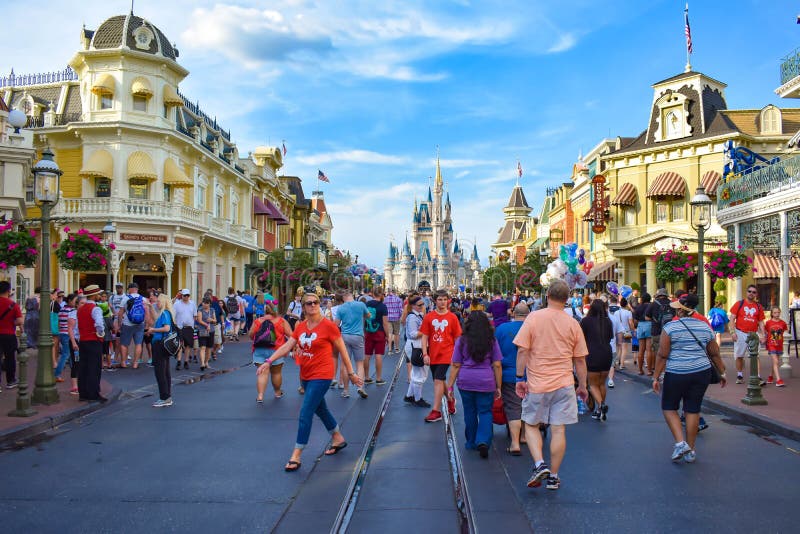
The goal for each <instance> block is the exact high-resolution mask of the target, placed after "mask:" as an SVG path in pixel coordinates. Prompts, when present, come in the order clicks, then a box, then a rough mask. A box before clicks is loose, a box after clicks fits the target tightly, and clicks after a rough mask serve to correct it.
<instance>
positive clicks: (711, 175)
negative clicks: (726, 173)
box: [700, 171, 722, 197]
mask: <svg viewBox="0 0 800 534" xmlns="http://www.w3.org/2000/svg"><path fill="white" fill-rule="evenodd" d="M720 183H722V175H721V174H720V173H718V172H717V171H706V172H705V174H703V177H702V178H700V185H701V186H703V189H705V190H706V195H708V196H710V197H716V196H717V187H719V184H720Z"/></svg>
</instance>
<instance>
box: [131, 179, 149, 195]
mask: <svg viewBox="0 0 800 534" xmlns="http://www.w3.org/2000/svg"><path fill="white" fill-rule="evenodd" d="M128 186H129V193H128V195H129V196H130V198H135V199H139V200H147V199H148V191H147V189H148V183H147V180H145V179H144V178H131V179H130V181H129V182H128Z"/></svg>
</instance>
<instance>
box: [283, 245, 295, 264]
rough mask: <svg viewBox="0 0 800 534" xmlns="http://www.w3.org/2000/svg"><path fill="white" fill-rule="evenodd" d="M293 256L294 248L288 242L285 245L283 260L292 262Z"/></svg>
mask: <svg viewBox="0 0 800 534" xmlns="http://www.w3.org/2000/svg"><path fill="white" fill-rule="evenodd" d="M292 256H294V247H293V246H292V244H291V243H289V242H288V241H287V242H286V244H285V245H283V259H284V260H286V261H292Z"/></svg>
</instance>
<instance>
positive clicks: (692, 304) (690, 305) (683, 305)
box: [669, 293, 700, 312]
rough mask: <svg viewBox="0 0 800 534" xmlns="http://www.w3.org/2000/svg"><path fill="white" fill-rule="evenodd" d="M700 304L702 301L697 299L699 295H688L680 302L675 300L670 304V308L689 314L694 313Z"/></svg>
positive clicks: (680, 299)
mask: <svg viewBox="0 0 800 534" xmlns="http://www.w3.org/2000/svg"><path fill="white" fill-rule="evenodd" d="M699 303H700V299H698V298H697V295H695V294H694V293H686V294H685V295H682V296H681V298H679V299H678V300H673V301H672V302H670V303H669V306H670V308H675V309H676V310H680V309H683V310H686V311H688V312H693V311H694V309H695V308H696V307H697V305H698V304H699Z"/></svg>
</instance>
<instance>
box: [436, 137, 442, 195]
mask: <svg viewBox="0 0 800 534" xmlns="http://www.w3.org/2000/svg"><path fill="white" fill-rule="evenodd" d="M440 186H442V168H441V166H440V165H439V145H436V187H440Z"/></svg>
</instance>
